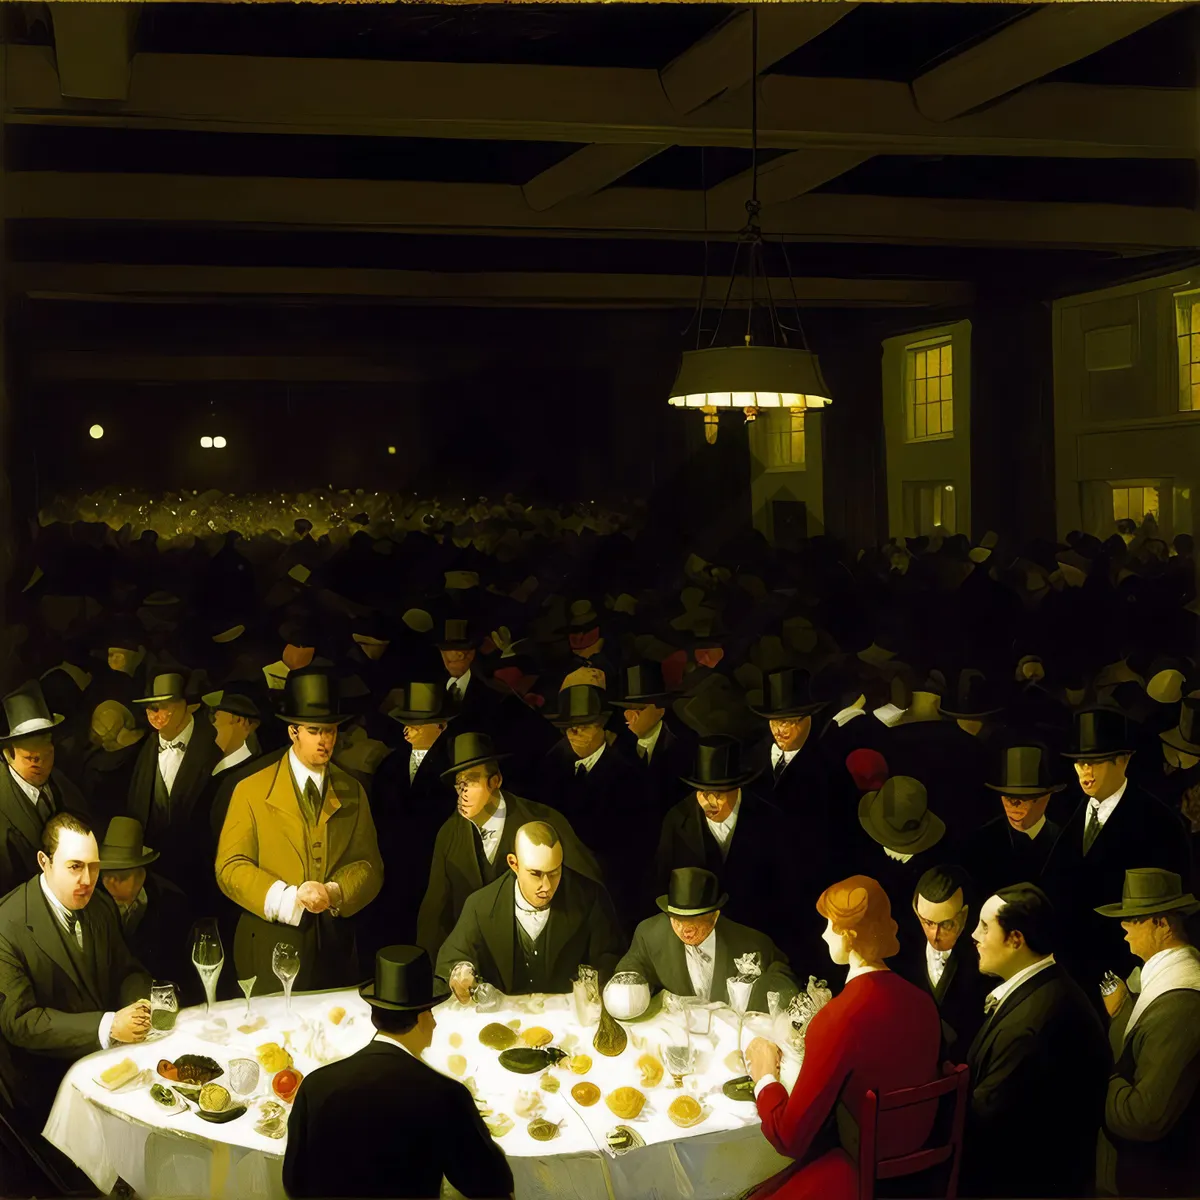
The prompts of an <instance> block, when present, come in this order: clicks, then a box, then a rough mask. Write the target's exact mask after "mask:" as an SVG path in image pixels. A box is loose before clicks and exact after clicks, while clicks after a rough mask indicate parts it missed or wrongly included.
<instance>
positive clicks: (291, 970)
mask: <svg viewBox="0 0 1200 1200" xmlns="http://www.w3.org/2000/svg"><path fill="white" fill-rule="evenodd" d="M271 970H272V971H274V972H275V975H276V977H277V978H278V980H279V982H280V983H282V984H283V1010H284V1013H285V1015H286V1016H287V1019H288V1020H289V1021H290V1020H291V1019H292V984H294V983H295V982H296V976H297V975H298V974H299V972H300V951H299V950H297V949H296V947H295V946H290V945H288V943H287V942H276V943H275V949H274V950H273V951H272V952H271Z"/></svg>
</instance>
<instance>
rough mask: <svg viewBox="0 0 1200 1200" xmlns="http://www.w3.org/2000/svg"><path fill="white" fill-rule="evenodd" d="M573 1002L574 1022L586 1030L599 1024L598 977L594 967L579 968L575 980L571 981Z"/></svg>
mask: <svg viewBox="0 0 1200 1200" xmlns="http://www.w3.org/2000/svg"><path fill="white" fill-rule="evenodd" d="M571 995H572V998H573V1000H574V1002H575V1020H576V1021H577V1022H578V1023H579V1024H580V1025H581V1026H583V1028H585V1029H586V1028H588V1027H589V1026H591V1025H598V1024H599V1023H600V976H599V974H598V972H597V971H596V969H595V967H589V966H580V968H579V972H578V976H577V978H575V979H573V980H572V981H571Z"/></svg>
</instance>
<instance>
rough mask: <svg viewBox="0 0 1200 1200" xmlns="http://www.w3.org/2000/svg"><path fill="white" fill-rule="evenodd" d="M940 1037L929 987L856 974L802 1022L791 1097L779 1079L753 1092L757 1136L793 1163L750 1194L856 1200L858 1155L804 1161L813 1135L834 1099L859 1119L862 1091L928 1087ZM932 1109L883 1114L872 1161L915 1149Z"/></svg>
mask: <svg viewBox="0 0 1200 1200" xmlns="http://www.w3.org/2000/svg"><path fill="white" fill-rule="evenodd" d="M940 1041H941V1020H940V1019H939V1017H938V1010H937V1005H936V1004H934V1002H933V997H932V996H930V995H929V994H928V993H927V992H924V991H922V990H921V989H920V988H918V987H915V986H914V985H913V984H911V983H909V982H908V981H907V980H904V979H901V978H900V976H899V975H894V974H893V973H892V972H891V971H868V972H867V973H865V974H863V975H857V976H855V978H854V979H852V980H851V981H850V982H849V983H848V984H846V986H845V988H844V989H843V990H842V993H841V994H840V995H839V996H837V997H835V998H834V999H833V1000H831V1001H830V1002H829V1003H828V1004H827V1005H826V1006H825V1007H824V1008H823V1009H821V1011H820V1012H819V1013H817V1015H816V1016H815V1017H813V1019H812V1021H811V1022H810V1023H809V1026H808V1032H807V1033H806V1034H805V1047H804V1064H803V1066H801V1068H800V1076H799V1078H798V1079H797V1080H796V1085H795V1087H793V1088H792V1094H791V1096H789V1095H788V1093H787V1091H786V1089H785V1088H784V1086H783V1085H782V1084H780V1083H772V1084H769V1085H768V1086H767V1087H765V1088H763V1090H762V1092H761V1093H760V1094H759V1097H758V1115H759V1117H760V1118H761V1119H762V1131H763V1134H764V1135H765V1136H766V1139H767V1141H769V1142H770V1143H771V1145H772V1146H774V1147H775V1149H776V1150H777V1151H779V1153H780V1154H784V1155H787V1156H788V1157H789V1158H794V1159H796V1160H797V1166H796V1168H794V1169H793V1170H792V1171H791V1172H790V1173H788V1174H787V1175H786V1176H779V1177H777V1178H776V1180H772V1181H768V1183H767V1185H765V1186H764V1188H763V1189H761V1190H760V1191H758V1192H756V1193H755V1200H759V1198H760V1197H761V1198H765V1197H771V1200H854V1198H855V1197H856V1195H857V1191H858V1163H857V1159H856V1158H851V1156H850V1155H849V1154H847V1153H846V1151H845V1150H842V1149H837V1150H831V1151H829V1152H828V1153H826V1154H823V1155H821V1157H820V1158H817V1159H815V1160H813V1161H812V1162H807V1163H806V1162H804V1161H803V1159H804V1156H805V1155H806V1154H807V1153H808V1150H809V1147H810V1146H811V1145H812V1141H813V1138H814V1137H816V1135H817V1134H818V1133H819V1132H820V1130H821V1128H822V1126H823V1125H824V1124H825V1121H826V1119H827V1118H828V1117H829V1115H830V1113H831V1112H833V1110H834V1106H835V1105H836V1104H837V1103H838V1102H839V1101H841V1103H842V1104H844V1105H845V1106H846V1108H847V1110H848V1111H849V1114H850V1116H852V1117H853V1118H854V1120H855V1121H856V1122H857V1121H858V1120H859V1114H860V1112H861V1111H862V1102H863V1097H864V1096H865V1095H866V1093H867V1091H868V1090H871V1091H874V1092H875V1094H876V1095H879V1094H880V1093H881V1092H894V1091H898V1090H899V1089H901V1088H909V1087H919V1086H920V1085H921V1084H925V1083H932V1082H933V1080H935V1079H936V1078H937V1077H938V1052H939V1048H940ZM935 1115H936V1105H933V1104H928V1105H921V1106H920V1107H919V1108H914V1109H900V1110H898V1111H895V1112H890V1113H883V1114H881V1115H880V1117H879V1119H878V1137H877V1145H878V1154H879V1157H880V1158H892V1157H895V1156H898V1155H902V1154H910V1153H912V1152H913V1151H914V1150H919V1149H920V1148H921V1146H922V1145H924V1143H925V1139H926V1138H928V1136H929V1133H930V1130H931V1129H932V1127H933V1120H934V1116H935Z"/></svg>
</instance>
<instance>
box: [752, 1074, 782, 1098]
mask: <svg viewBox="0 0 1200 1200" xmlns="http://www.w3.org/2000/svg"><path fill="white" fill-rule="evenodd" d="M778 1082H779V1080H778V1079H776V1078H775V1076H774V1075H764V1076H763V1077H762V1078H761V1079H760V1080H759V1081H758V1082H757V1083H756V1084H755V1085H754V1098H755V1100H757V1099H758V1098H759V1096H760V1095H761V1094H762V1090H763V1088H765V1087H769V1086H770V1085H771V1084H772V1083H778Z"/></svg>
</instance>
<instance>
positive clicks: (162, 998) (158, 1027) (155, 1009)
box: [150, 980, 179, 1036]
mask: <svg viewBox="0 0 1200 1200" xmlns="http://www.w3.org/2000/svg"><path fill="white" fill-rule="evenodd" d="M178 1016H179V996H178V995H177V994H176V991H175V985H174V984H173V983H160V982H159V981H157V980H155V982H154V984H153V985H152V986H151V988H150V1028H151V1029H152V1030H153V1031H154V1032H155V1033H157V1034H159V1035H160V1036H161V1035H163V1034H167V1033H170V1032H171V1030H172V1029H174V1028H175V1018H176V1017H178Z"/></svg>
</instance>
